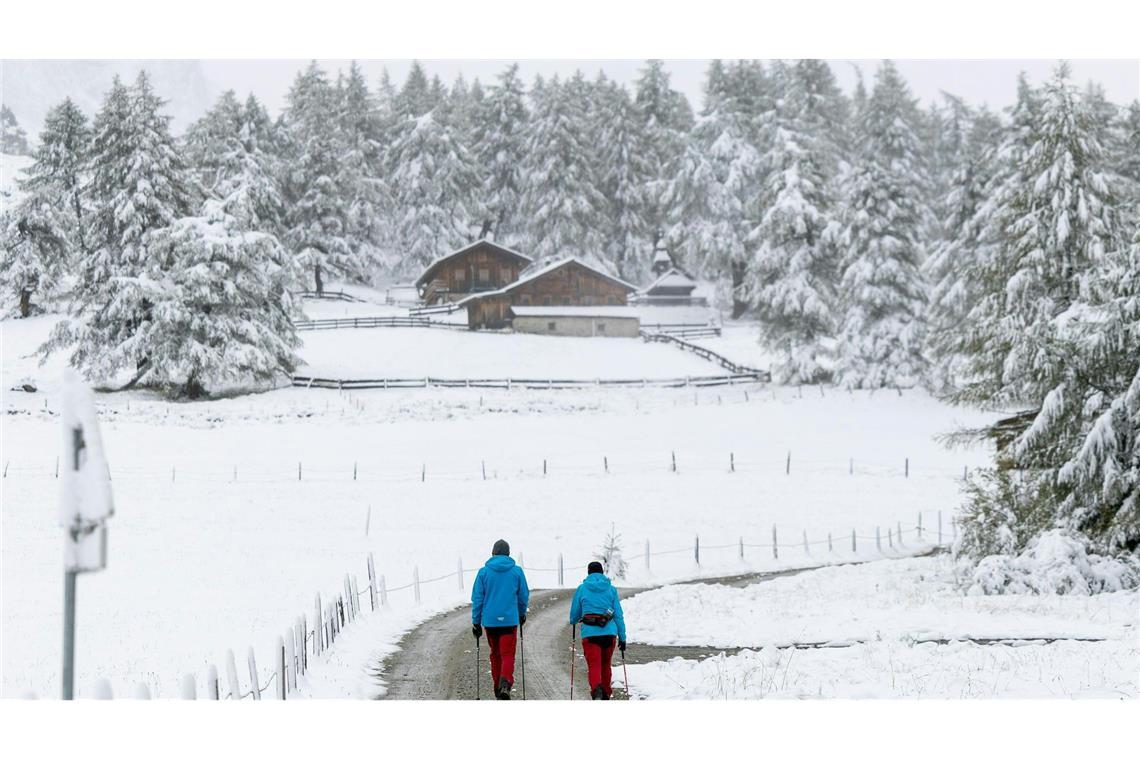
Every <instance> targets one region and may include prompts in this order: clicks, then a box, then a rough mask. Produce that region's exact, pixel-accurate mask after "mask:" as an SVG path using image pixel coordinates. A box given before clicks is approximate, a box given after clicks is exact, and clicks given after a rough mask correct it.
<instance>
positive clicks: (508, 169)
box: [473, 63, 530, 246]
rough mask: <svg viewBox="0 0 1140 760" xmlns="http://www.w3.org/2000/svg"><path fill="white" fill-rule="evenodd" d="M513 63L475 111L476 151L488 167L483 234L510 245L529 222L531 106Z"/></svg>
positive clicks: (485, 173)
mask: <svg viewBox="0 0 1140 760" xmlns="http://www.w3.org/2000/svg"><path fill="white" fill-rule="evenodd" d="M518 71H519V66H518V64H517V63H513V64H511V65H510V66H508V67H507V68H506V69H505V70H504V71H503V72H502V73H501V74H499V77H498V81H497V82H496V83H495V84H493V85H490V86H489V87H488V92H487V95H486V97H484V99H483V102H482V103H481V104H480V106H479V108H478V110H477V111H476V114H475V117H476V119H475V125H474V138H475V141H474V148H473V152H474V155H475V158H476V160H477V161H478V163H479V166H480V167H481V169H482V173H483V198H484V202H485V208H486V210H487V219H486V220H485V221H484V223H483V225H482V227H483V229H482V230H481V232H483V235H491V236H493V237H494V239H495V240H497V241H499V242H500V243H502V244H504V245H507V246H517V245H519V243H520V242H521V237H522V233H523V230H524V229H525V228H526V223H525V221H524V217H522V215H521V214H520V209H519V203H520V197H521V195H522V182H523V177H522V173H521V172H522V168H521V167H522V162H523V141H524V139H525V137H526V133H527V129H528V128H529V127H528V124H529V119H530V112H529V110H528V109H527V105H526V93H525V89H524V87H523V83H522V80H520V79H519V76H518Z"/></svg>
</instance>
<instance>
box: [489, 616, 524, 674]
mask: <svg viewBox="0 0 1140 760" xmlns="http://www.w3.org/2000/svg"><path fill="white" fill-rule="evenodd" d="M484 630H485V631H487V643H488V644H490V645H491V685H492V686H494V687H496V688H497V687H498V686H499V678H500V677H503V678H506V679H507V683H509V684H510V685H511V686H514V685H515V641H516V640H517V639H518V628H517V627H516V626H513V625H512V626H507V627H495V628H485V629H484Z"/></svg>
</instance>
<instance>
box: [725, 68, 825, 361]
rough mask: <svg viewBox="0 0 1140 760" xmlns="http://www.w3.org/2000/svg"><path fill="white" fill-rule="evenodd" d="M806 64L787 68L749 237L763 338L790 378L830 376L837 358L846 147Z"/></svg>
mask: <svg viewBox="0 0 1140 760" xmlns="http://www.w3.org/2000/svg"><path fill="white" fill-rule="evenodd" d="M802 63H805V62H801V63H797V64H796V65H795V66H793V67H792V69H791V70H790V71H789V72H788V73H787V78H786V86H787V88H786V90H785V91H784V94H783V97H782V98H781V99H780V102H779V106H778V109H777V111H776V113H775V115H774V118H772V119H771V120H770V121H769V122H768V124H767V127H766V129H767V130H768V132H769V134H767V135H766V136H765V138H764V142H765V144H767V145H770V146H771V148H770V150H769V151H768V153H767V154H766V157H765V158H766V162H767V165H766V166H765V176H766V180H765V185H764V188H763V195H762V197H761V200H760V209H761V214H762V215H761V217H760V220H759V224H758V225H757V226H756V227H755V228H754V229H753V230H752V232H751V234H750V235H749V239H748V243H749V246H750V247H751V248H752V250H753V254H752V260H751V261H750V262H749V266H748V271H747V274H746V277H745V281H744V292H745V294H746V295H747V298H748V300H749V302H750V305H751V306H752V308H753V309H754V310H755V312H756V314H757V316H758V317H759V320H760V325H761V328H760V331H761V339H762V340H763V341H764V342H765V343H766V344H767V345H768V346H769V347H770V348H771V349H772V350H773V351H774V352H776V354H777V355H778V357H779V358H778V359H777V360H775V361H774V362H773V365H772V372H773V377H774V378H775V379H777V381H778V382H783V383H816V382H822V381H825V380H827V379H828V377H829V376H830V372H831V366H832V363H833V361H832V358H831V356H830V354H831V352H830V350H829V347H828V346H827V345H825V341H826V340H827V339H828V338H830V337H831V336H833V335H834V332H835V324H834V309H835V302H836V294H835V290H836V283H837V280H838V262H837V255H838V250H837V247H836V237H837V232H838V228H839V224H838V221H837V219H836V212H835V209H834V208H833V206H834V199H833V193H834V186H833V183H834V180H835V175H836V171H837V166H838V155H837V153H838V147H837V146H836V145H835V144H834V143H833V142H832V140H831V136H830V134H829V133H828V131H826V130H825V129H824V126H825V124H824V121H823V119H824V116H825V114H824V113H823V112H822V111H821V109H820V106H822V105H824V103H823V102H822V101H820V99H819V97H820V94H819V92H818V87H817V79H816V78H817V76H818V71H816V70H815V67H814V66H812V65H810V64H808V65H803V66H801V64H802Z"/></svg>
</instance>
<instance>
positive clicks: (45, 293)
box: [0, 193, 70, 318]
mask: <svg viewBox="0 0 1140 760" xmlns="http://www.w3.org/2000/svg"><path fill="white" fill-rule="evenodd" d="M69 222H70V220H68V219H66V218H65V217H64V215H63V214H62V213H61V212H60V210H59V208H58V205H57V203H56V200H55V199H54V198H53V197H51V196H50V195H43V194H38V193H37V194H32V195H27V196H24V197H23V198H22V199H21V200H20V201H19V202H18V203H17V204H16V205H15V207H13V208H10V209H5V210H4V213H3V215H0V288H2V289H3V290H4V291H5V292H6V293H11V294H12V295H13V296H14V297H15V299H16V303H17V314H18V315H19V316H20V317H21V318H22V317H28V316H31V315H32V313H33V310H34V309H35V308H36V304H35V303H33V298H34V299H35V301H37V302H42V301H43V300H44V299H46V298H50V297H51V296H52V295H53V294H54V293H56V292H57V291H58V290H59V287H60V278H61V277H62V276H63V274H64V272H65V271H66V265H67V262H68V259H69V253H70V251H69V245H68V231H67V226H66V225H67V224H68V223H69Z"/></svg>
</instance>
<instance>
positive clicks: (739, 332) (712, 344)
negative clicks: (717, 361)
mask: <svg viewBox="0 0 1140 760" xmlns="http://www.w3.org/2000/svg"><path fill="white" fill-rule="evenodd" d="M758 329H759V328H757V326H756V325H755V323H752V322H726V323H725V324H724V325H723V327H722V328H721V334H720V337H716V338H686V340H688V341H689V342H690V343H696V344H697V345H698V346H704V347H705V348H707V349H709V350H711V351H715V352H717V353H718V354H720V355H721V356H723V357H725V358H727V359H731V360H732V361H734V362H736V363H738V364H743V365H744V366H746V367H756V368H759V369H767V368H768V367H770V366H771V364H772V355H771V354H770V353H769V352H768V351H767V349H765V348H764V346H762V345H760V338H759V332H758Z"/></svg>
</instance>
